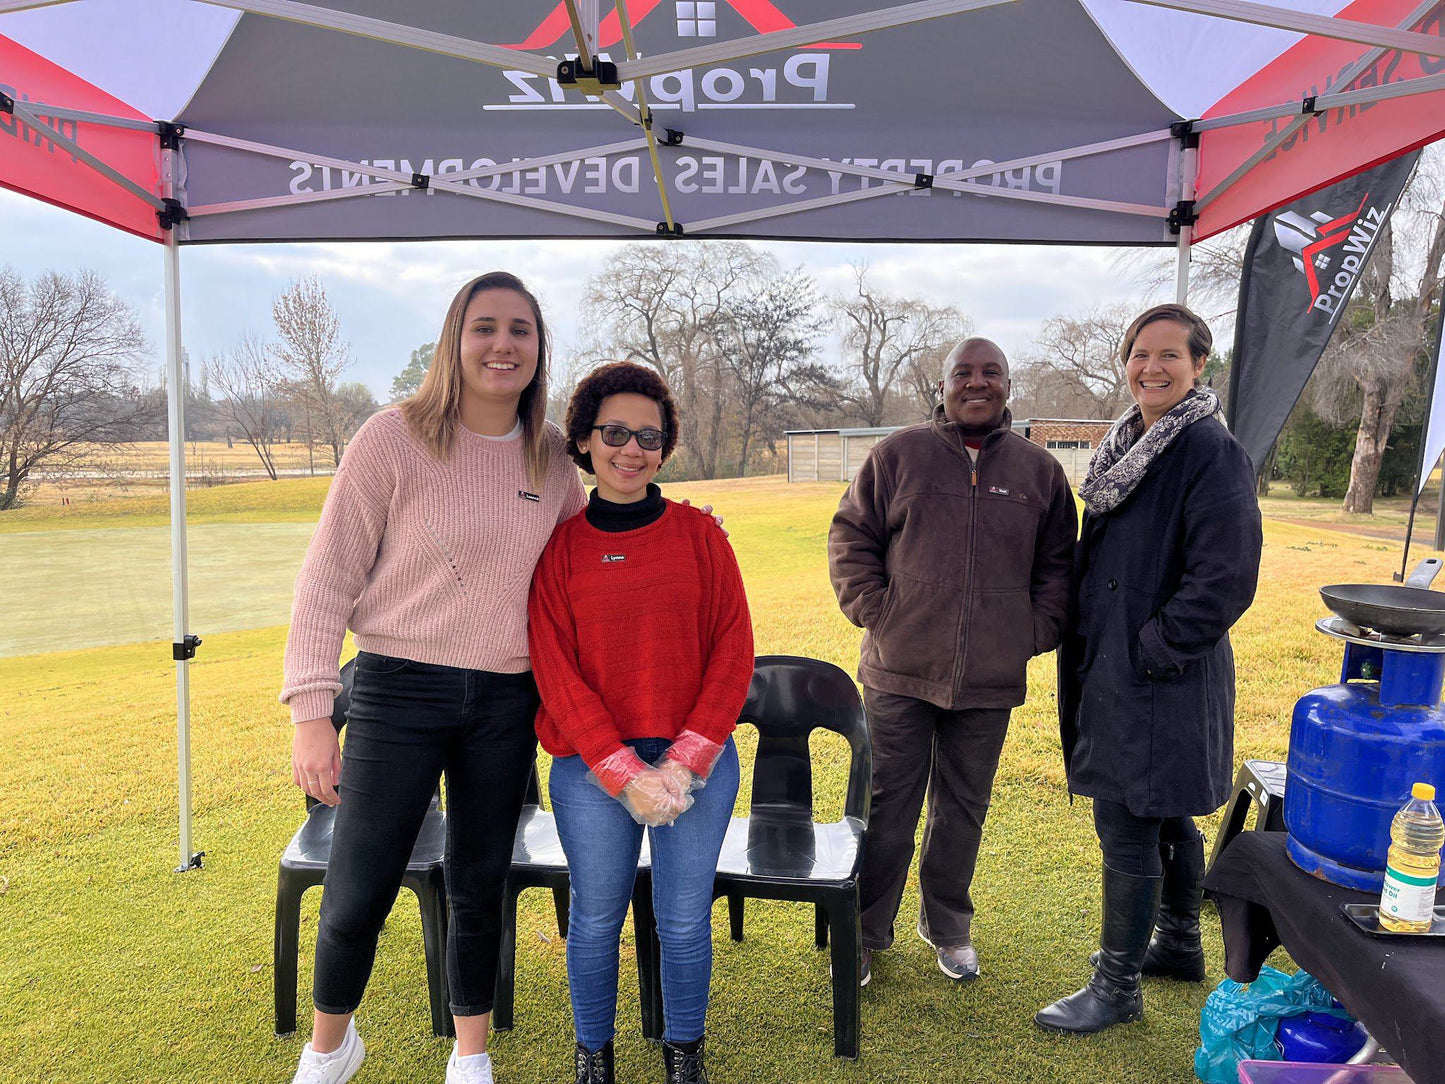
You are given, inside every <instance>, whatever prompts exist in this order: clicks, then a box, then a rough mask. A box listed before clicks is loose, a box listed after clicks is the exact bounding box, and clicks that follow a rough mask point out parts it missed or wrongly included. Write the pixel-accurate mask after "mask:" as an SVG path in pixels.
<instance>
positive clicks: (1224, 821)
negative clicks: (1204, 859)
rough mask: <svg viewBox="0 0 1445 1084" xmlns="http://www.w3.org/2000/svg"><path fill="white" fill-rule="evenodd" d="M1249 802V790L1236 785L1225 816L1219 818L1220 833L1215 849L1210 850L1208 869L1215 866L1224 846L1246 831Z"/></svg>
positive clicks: (1216, 839) (1225, 809) (1215, 841)
mask: <svg viewBox="0 0 1445 1084" xmlns="http://www.w3.org/2000/svg"><path fill="white" fill-rule="evenodd" d="M1249 802H1250V798H1249V791H1247V790H1245V789H1244V788H1243V787H1240V786H1236V787H1235V790H1234V794H1233V795H1232V796H1231V797H1230V799H1229V804H1228V805H1226V806H1225V807H1224V816H1223V817H1221V818H1220V820H1219V834H1218V835H1216V836H1215V837H1214V849H1213V850H1211V851H1210V852H1209V865H1208V866H1207V867H1206V868H1207V869H1213V868H1214V863H1215V860H1216V859H1217V858H1218V857H1219V855H1220V854H1221V852H1223V850H1224V848H1225V847H1227V846H1229V841H1230V840H1232V839H1233V838H1234V837H1235V836H1237V835H1239V833H1240V832H1242V831H1244V821H1245V818H1246V817H1248V816H1249Z"/></svg>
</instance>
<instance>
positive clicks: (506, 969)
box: [492, 881, 518, 1031]
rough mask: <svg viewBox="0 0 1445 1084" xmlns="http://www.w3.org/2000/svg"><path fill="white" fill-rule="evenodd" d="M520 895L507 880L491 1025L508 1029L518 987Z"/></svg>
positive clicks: (495, 1028) (499, 1028) (503, 900)
mask: <svg viewBox="0 0 1445 1084" xmlns="http://www.w3.org/2000/svg"><path fill="white" fill-rule="evenodd" d="M517 894H518V890H517V889H515V888H513V887H512V882H511V881H508V882H507V889H506V892H505V893H504V894H503V896H502V945H501V951H500V952H499V953H498V955H497V989H496V993H495V995H494V997H493V999H492V1028H493V1029H494V1030H496V1031H506V1030H507V1029H508V1028H510V1027H511V1026H512V1009H513V1000H514V995H515V993H516V988H517V985H516V984H517Z"/></svg>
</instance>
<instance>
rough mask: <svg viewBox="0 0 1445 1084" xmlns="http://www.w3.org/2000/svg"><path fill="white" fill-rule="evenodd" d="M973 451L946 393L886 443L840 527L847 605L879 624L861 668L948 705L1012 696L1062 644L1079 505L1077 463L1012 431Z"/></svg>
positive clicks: (901, 690) (846, 506)
mask: <svg viewBox="0 0 1445 1084" xmlns="http://www.w3.org/2000/svg"><path fill="white" fill-rule="evenodd" d="M1010 424H1011V419H1010V416H1009V414H1008V412H1007V411H1005V412H1004V420H1003V424H1002V425H1001V426H1000V427H999V428H998V429H996V430H994V431H993V432H992V433H990V434H989V435H988V436H987V437H985V438H984V441H983V446H982V447H981V448H980V449H979V452H978V460H977V462H976V463H974V462H971V461H970V459H969V456H968V452H967V451H966V449H965V448H964V444H963V437H962V436H961V434H960V433H959V431H958V426H957V425H955V424H954V423H952V422H949V421H947V420H945V418H944V415H943V408H942V407H939V408H938V409H937V410H936V411H935V412H934V416H933V420H932V421H931V422H927V423H925V424H922V425H913V426H909V427H908V428H906V429H901V430H899V431H898V432H896V433H893V434H892V435H890V436H888V437H886V438H885V439H883V440H881V441H879V442H878V444H877V445H875V446H874V448H873V450H872V451H871V452H870V453H869V456H868V460H867V462H866V463H864V464H863V467H862V469H861V470H859V472H858V477H857V478H856V479H854V481H853V484H852V485H851V486H849V487H848V491H847V493H845V494H844V495H843V500H842V502H841V503H840V504H839V505H838V512H837V514H836V515H835V516H834V517H833V524H832V527H831V529H830V530H829V532H828V567H829V571H830V573H831V575H832V580H833V590H834V591H836V592H837V594H838V604H839V606H841V607H842V610H843V614H844V615H845V616H846V617H847V618H848V620H850V621H852V622H853V624H855V625H860V626H862V627H863V628H864V629H866V630H867V633H866V635H865V636H864V637H863V650H862V653H861V656H860V658H859V660H858V677H859V679H860V680H861V681H862V682H863V683H864V684H865V685H867V686H870V687H871V688H874V689H879V690H881V691H883V692H888V693H894V694H898V695H902V696H913V697H917V698H918V699H920V700H927V701H928V702H929V703H932V704H936V705H938V706H939V707H941V708H949V709H955V708H1012V707H1017V706H1018V705H1019V704H1022V703H1023V701H1024V692H1025V678H1024V671H1025V668H1026V666H1027V664H1028V661H1029V659H1030V658H1031V657H1032V656H1034V655H1038V654H1041V653H1042V652H1045V651H1052V650H1053V649H1054V648H1055V647H1057V646H1058V643H1059V636H1060V633H1061V630H1062V628H1063V624H1064V617H1065V614H1066V612H1067V609H1068V598H1069V577H1070V572H1071V569H1072V562H1073V552H1074V541H1075V539H1076V537H1077V533H1078V513H1077V511H1076V509H1075V506H1074V497H1073V494H1072V493H1071V492H1070V491H1069V483H1068V479H1067V477H1066V476H1065V475H1064V469H1063V467H1061V466H1060V465H1059V462H1058V461H1057V460H1056V459H1055V458H1054V457H1053V456H1051V455H1050V454H1049V453H1048V452H1046V451H1045V450H1044V449H1043V448H1040V447H1039V446H1038V445H1036V444H1032V443H1030V442H1029V441H1028V440H1027V439H1025V438H1024V437H1021V436H1019V435H1017V434H1015V433H1012V432H1010V431H1009V426H1010Z"/></svg>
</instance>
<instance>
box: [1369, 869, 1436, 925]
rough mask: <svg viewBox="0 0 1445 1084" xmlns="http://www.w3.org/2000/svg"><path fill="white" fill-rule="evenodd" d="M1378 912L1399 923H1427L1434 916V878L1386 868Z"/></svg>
mask: <svg viewBox="0 0 1445 1084" xmlns="http://www.w3.org/2000/svg"><path fill="white" fill-rule="evenodd" d="M1380 910H1381V911H1383V912H1385V914H1387V915H1389V916H1390V917H1391V918H1397V919H1399V920H1400V921H1401V922H1429V921H1430V920H1431V918H1433V917H1434V914H1435V878H1434V877H1418V876H1416V875H1415V874H1413V873H1402V872H1400V871H1399V870H1397V869H1396V868H1395V867H1394V866H1386V867H1385V891H1384V892H1383V893H1382V894H1381V896H1380Z"/></svg>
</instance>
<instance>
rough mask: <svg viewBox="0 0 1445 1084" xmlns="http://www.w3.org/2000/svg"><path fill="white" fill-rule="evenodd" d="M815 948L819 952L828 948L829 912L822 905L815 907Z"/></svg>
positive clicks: (815, 905)
mask: <svg viewBox="0 0 1445 1084" xmlns="http://www.w3.org/2000/svg"><path fill="white" fill-rule="evenodd" d="M813 947H814V948H816V949H817V950H818V951H819V952H822V951H823V949H825V948H827V947H828V912H827V910H826V909H825V908H824V907H823V905H822V904H821V903H817V904H814V905H813Z"/></svg>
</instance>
